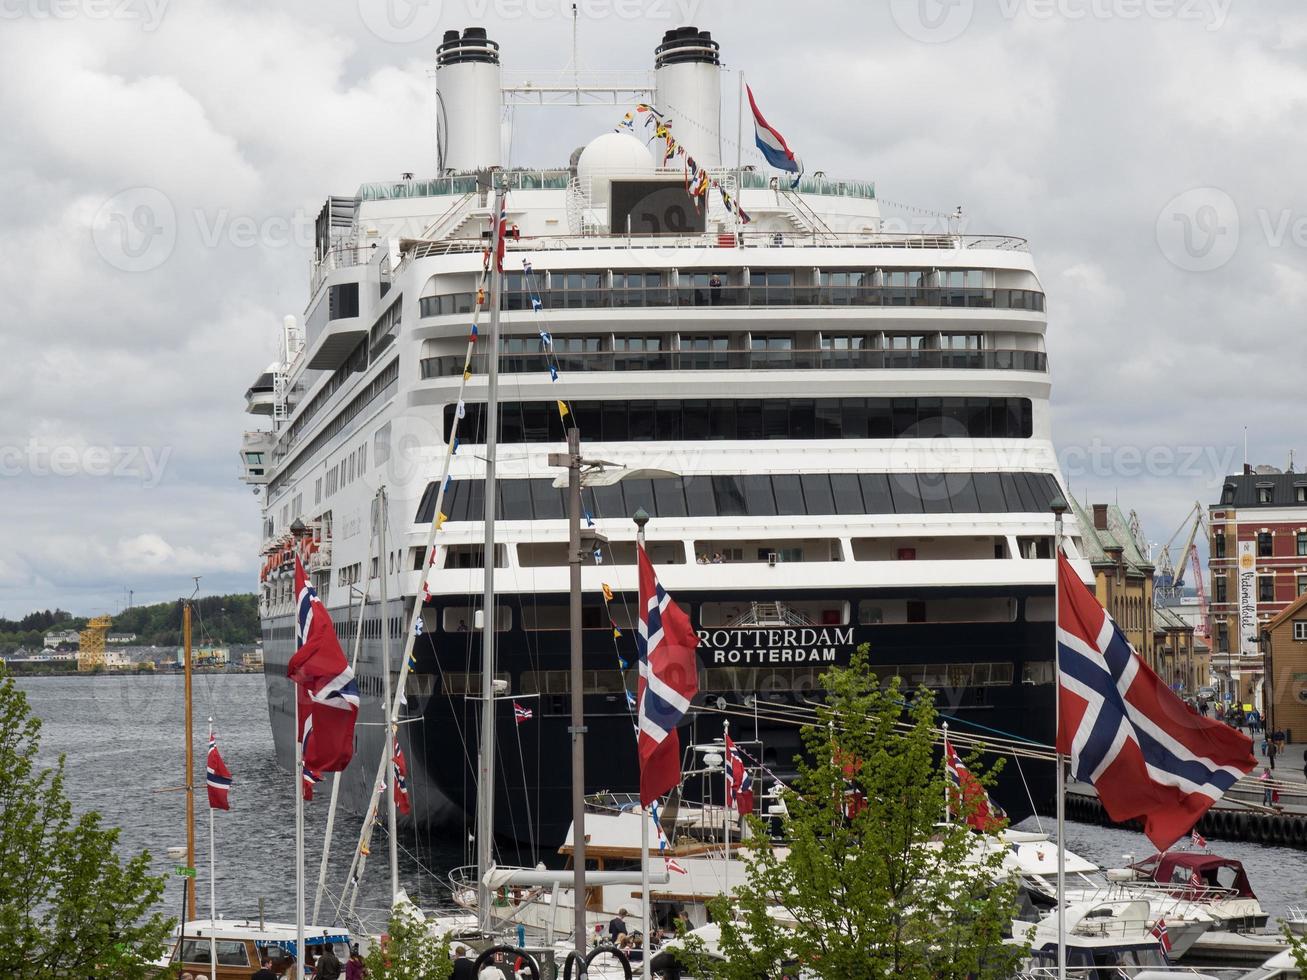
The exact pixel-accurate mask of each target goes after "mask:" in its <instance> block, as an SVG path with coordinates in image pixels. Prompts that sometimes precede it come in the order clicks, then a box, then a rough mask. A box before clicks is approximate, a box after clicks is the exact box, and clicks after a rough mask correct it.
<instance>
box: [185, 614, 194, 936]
mask: <svg viewBox="0 0 1307 980" xmlns="http://www.w3.org/2000/svg"><path fill="white" fill-rule="evenodd" d="M182 672H183V674H184V675H185V695H186V867H187V868H194V867H195V735H194V729H193V727H192V723H191V600H190V599H187V600H185V603H184V605H183V606H182ZM186 917H187V918H188V919H190V920H192V921H193V920H194V919H195V889H194V888H192V889H190V891H189V892H188V893H187V897H186Z"/></svg>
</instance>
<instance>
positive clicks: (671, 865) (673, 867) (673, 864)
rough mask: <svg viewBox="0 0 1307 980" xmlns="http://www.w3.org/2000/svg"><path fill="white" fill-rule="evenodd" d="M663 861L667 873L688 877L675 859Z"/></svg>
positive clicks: (686, 872)
mask: <svg viewBox="0 0 1307 980" xmlns="http://www.w3.org/2000/svg"><path fill="white" fill-rule="evenodd" d="M664 861H665V863H666V864H667V870H668V871H672V872H675V873H676V874H678V875H688V874H689V873H690V872H688V871H686V870H685V868H684V867H682V865H681V862H680V861H678V860H676V858H665V859H664Z"/></svg>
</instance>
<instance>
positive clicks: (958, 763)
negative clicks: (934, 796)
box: [944, 738, 1007, 831]
mask: <svg viewBox="0 0 1307 980" xmlns="http://www.w3.org/2000/svg"><path fill="white" fill-rule="evenodd" d="M944 768H945V770H946V771H947V772H948V778H949V782H950V783H952V788H951V792H950V798H949V803H948V808H949V813H951V814H957V815H958V816H962V815H963V814H965V815H966V821H967V826H969V827H972V828H974V829H976V830H982V831H991V830H998V829H999V828H1001V827H1002V826H1003V821H1005V820H1006V819H1007V813H1006V812H1004V810H1003V808H1002V807H1001V806H999V805H998V804H997V803H995V802H994V801H993V800H992V799H991V798H990V796H989V792H988V790H986V789H985V787H984V785H983V784H982V783H981V782H980V780H979V779H977V778H976V777H975V776H974V775H972V772H971V770H970V769H968V768H967V767H966V765H965V764H964V763H963V761H962V760H961V759H960V758H958V753H957V750H956V749H955V748H953V743H952V742H950V741H949V740H948V739H947V738H946V739H944Z"/></svg>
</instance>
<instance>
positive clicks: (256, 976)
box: [250, 953, 277, 980]
mask: <svg viewBox="0 0 1307 980" xmlns="http://www.w3.org/2000/svg"><path fill="white" fill-rule="evenodd" d="M250 980H277V974H275V973H273V972H272V960H271V959H270V958H269V957H268V954H267V953H260V954H259V968H258V969H257V970H255V971H254V972H253V973H252V974H250Z"/></svg>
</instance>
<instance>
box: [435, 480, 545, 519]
mask: <svg viewBox="0 0 1307 980" xmlns="http://www.w3.org/2000/svg"><path fill="white" fill-rule="evenodd" d="M526 482H527V483H529V484H531V517H533V518H534V519H536V520H538V521H557V520H562V519H563V518H565V517H566V516H567V506H566V493H567V491H565V490H562V489H560V488H557V487H555V486H554V485H553V481H552V480H527V481H526ZM456 485H457V484H456Z"/></svg>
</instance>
